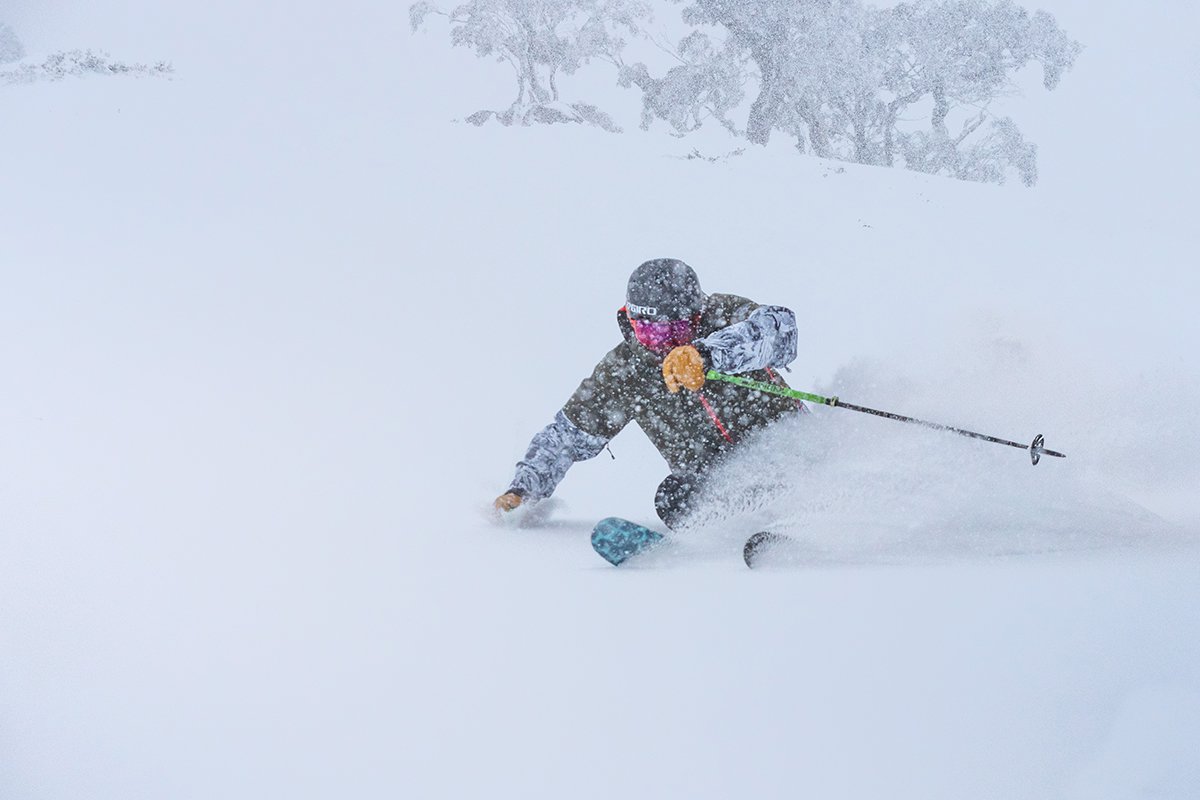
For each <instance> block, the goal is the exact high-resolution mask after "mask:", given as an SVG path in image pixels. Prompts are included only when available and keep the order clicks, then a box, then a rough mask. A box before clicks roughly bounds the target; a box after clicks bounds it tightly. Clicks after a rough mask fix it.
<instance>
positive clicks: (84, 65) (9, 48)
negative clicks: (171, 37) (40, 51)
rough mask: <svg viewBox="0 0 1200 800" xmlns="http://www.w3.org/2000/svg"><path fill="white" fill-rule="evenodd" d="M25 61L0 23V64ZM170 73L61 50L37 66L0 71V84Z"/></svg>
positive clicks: (94, 54)
mask: <svg viewBox="0 0 1200 800" xmlns="http://www.w3.org/2000/svg"><path fill="white" fill-rule="evenodd" d="M24 58H25V48H24V47H22V46H21V42H20V40H19V39H17V36H16V34H15V33H13V31H12V28H9V27H8V26H7V25H5V24H4V23H0V64H12V63H16V62H20V61H21V60H22V59H24ZM171 71H172V68H171V65H170V64H167V63H165V62H161V61H160V62H158V63H157V64H153V65H146V64H126V63H124V62H122V61H113V60H112V59H111V58H110V57H109V55H108V54H107V53H99V52H95V51H92V50H63V51H59V52H57V53H51V54H50V55H49V56H47V57H46V58H44V59H43V60H42V61H41V62H40V63H37V64H18V66H15V67H13V68H11V69H4V70H0V85H2V84H14V83H33V82H35V81H42V80H46V81H60V80H63V79H64V78H68V77H81V76H83V75H89V74H91V75H165V74H168V73H170V72H171Z"/></svg>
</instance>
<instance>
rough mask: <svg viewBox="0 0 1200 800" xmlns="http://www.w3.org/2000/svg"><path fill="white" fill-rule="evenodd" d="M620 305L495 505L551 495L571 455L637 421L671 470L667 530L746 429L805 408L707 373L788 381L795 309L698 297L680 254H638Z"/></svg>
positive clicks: (658, 501)
mask: <svg viewBox="0 0 1200 800" xmlns="http://www.w3.org/2000/svg"><path fill="white" fill-rule="evenodd" d="M625 300H626V303H625V305H624V306H622V307H621V308H620V309H619V310H618V311H617V325H618V327H619V328H620V330H621V336H622V339H623V341H622V342H621V343H620V344H618V345H617V346H616V347H614V348H613V349H612V350H611V351H609V353H608V354H607V355H606V356H604V358H602V359H601V360H600V363H599V364H597V365H596V368H595V370H594V371H593V372H592V374H591V376H590V377H588V378H586V379H585V380H584V381H583V383H581V384H580V385H579V388H578V389H576V390H575V393H574V394H573V395H572V396H571V398H570V399H569V400H567V403H566V405H564V406H563V408H562V410H561V411H559V412H558V413H557V414H556V415H555V417H554V421H553V422H552V423H550V424H549V425H547V426H546V427H545V428H544V429H543V430H542V431H541V432H539V433H538V434H537V435H535V436H534V437H533V441H531V442H530V444H529V449H528V451H527V452H526V453H525V458H524V459H523V460H522V461H520V462H519V463H518V464H517V469H516V474H515V475H514V477H513V480H512V483H511V484H510V485H509V488H508V490H507V491H506V492H505V493H504V494H502V495H500V496H499V497H497V498H496V500H495V502H494V508H495V510H496V511H497V513H501V514H502V513H505V512H509V511H512V510H513V509H515V508H517V507H518V506H520V505H522V504H523V503H530V502H534V501H538V500H542V499H545V498H547V497H549V496H550V495H551V494H552V493H553V492H554V489H555V487H557V486H558V483H559V481H561V480H562V479H563V476H564V475H566V472H567V470H568V469H569V468H570V466H571V465H572V464H573V463H575V462H576V461H584V460H586V459H589V458H592V457H593V456H596V455H597V454H599V453H600V451H601V450H603V449H604V448H605V447H606V446H607V445H608V442H609V440H610V439H612V438H613V437H614V436H616V435H617V434H618V433H620V432H621V430H622V429H623V428H624V427H625V425H626V424H628V423H629V422H631V421H632V422H636V423H638V425H639V427H641V429H642V430H643V431H644V432H645V433H646V435H647V436H648V437H649V439H650V441H651V443H653V444H654V446H655V447H656V448H657V449H658V452H659V453H660V454H662V456H663V458H664V459H666V461H667V464H668V465H669V466H670V468H671V474H670V475H668V476H667V477H666V478H665V479H664V480H663V482H662V483H661V484H659V486H658V490H657V491H656V492H655V497H654V505H655V509H656V510H657V512H658V515H659V517H660V518H661V519H662V521H663V522H664V523H665V524H666V525H667V527H668V528H677V527H679V526H680V525H681V524H683V523H684V522H685V521H686V520H687V518H688V516H689V515H690V514H692V513H693V512H695V511H696V510H697V509H698V508H700V507H702V506H703V502H704V497H703V496H704V478H705V475H706V473H708V472H709V470H711V468H712V467H713V466H714V465H716V464H717V463H719V462H720V461H721V460H722V459H724V458H725V457H726V456H727V455H728V454H729V453H730V452H731V451H733V450H734V449H736V448H737V447H738V445H739V444H740V443H742V442H744V441H745V440H746V438H747V436H748V435H749V434H750V433H752V432H754V431H757V430H761V429H763V428H766V427H767V426H769V425H771V424H772V423H774V422H776V421H777V420H780V419H783V418H785V417H788V416H790V415H793V414H795V413H797V412H798V411H803V410H804V407H803V405H802V404H800V403H798V402H797V401H795V400H791V399H788V398H783V397H779V396H776V395H771V394H766V393H763V392H758V391H755V390H752V389H746V388H743V387H739V386H734V385H731V384H729V383H724V382H718V381H709V380H707V379H706V374H707V372H708V371H709V370H710V369H713V370H716V371H718V372H723V373H732V374H742V373H748V377H752V378H755V379H757V380H763V381H770V382H772V383H776V384H779V385H781V386H785V385H786V384H784V382H783V380H782V379H781V378H780V377H779V375H778V373H777V372H776V369H777V368H779V367H784V366H786V365H787V364H788V363H790V362H791V361H792V360H793V359H795V357H796V341H797V329H796V315H795V314H794V313H793V312H792V311H790V310H789V309H787V308H784V307H782V306H767V305H758V304H757V303H754V302H752V301H750V300H748V299H746V298H744V297H739V296H737V295H731V294H711V295H706V294H705V293H704V292H703V291H701V289H700V282H699V279H698V278H697V277H696V273H695V271H694V270H693V269H692V268H691V267H689V266H688V265H687V264H685V263H684V262H682V261H679V260H677V259H673V258H659V259H654V260H652V261H647V262H645V263H644V264H642V265H641V266H639V267H638V268H637V269H636V270H634V271H633V274H632V275H631V276H630V277H629V285H628V288H627V290H626V294H625Z"/></svg>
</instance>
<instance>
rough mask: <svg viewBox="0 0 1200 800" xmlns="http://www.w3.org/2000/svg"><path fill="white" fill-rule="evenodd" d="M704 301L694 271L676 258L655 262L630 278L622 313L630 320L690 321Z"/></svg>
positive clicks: (643, 266)
mask: <svg viewBox="0 0 1200 800" xmlns="http://www.w3.org/2000/svg"><path fill="white" fill-rule="evenodd" d="M707 299H708V297H707V295H705V294H704V292H702V291H701V290H700V279H699V278H697V277H696V271H695V270H694V269H692V268H691V267H689V266H688V265H687V264H685V263H683V262H682V261H680V260H679V259H676V258H656V259H654V260H652V261H647V262H646V263H644V264H642V265H641V266H640V267H638V268H637V269H635V270H634V271H633V274H632V275H630V276H629V287H628V288H627V289H626V290H625V310H626V313H628V314H629V316H630V318H631V319H645V320H653V321H655V322H667V321H669V320H677V319H690V318H691V317H693V316H695V315H696V314H699V313H700V312H701V311H702V310H703V309H704V303H705V301H706V300H707Z"/></svg>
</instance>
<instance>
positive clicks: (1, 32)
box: [0, 22, 25, 64]
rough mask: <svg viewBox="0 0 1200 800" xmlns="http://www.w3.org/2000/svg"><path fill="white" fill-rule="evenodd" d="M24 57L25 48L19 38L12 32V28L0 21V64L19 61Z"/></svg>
mask: <svg viewBox="0 0 1200 800" xmlns="http://www.w3.org/2000/svg"><path fill="white" fill-rule="evenodd" d="M24 57H25V48H24V47H22V46H21V40H20V39H18V38H17V35H16V34H15V33H13V30H12V28H10V27H8V26H7V25H5V24H4V23H3V22H0V64H9V63H12V62H13V61H20V60H21V59H22V58H24Z"/></svg>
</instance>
